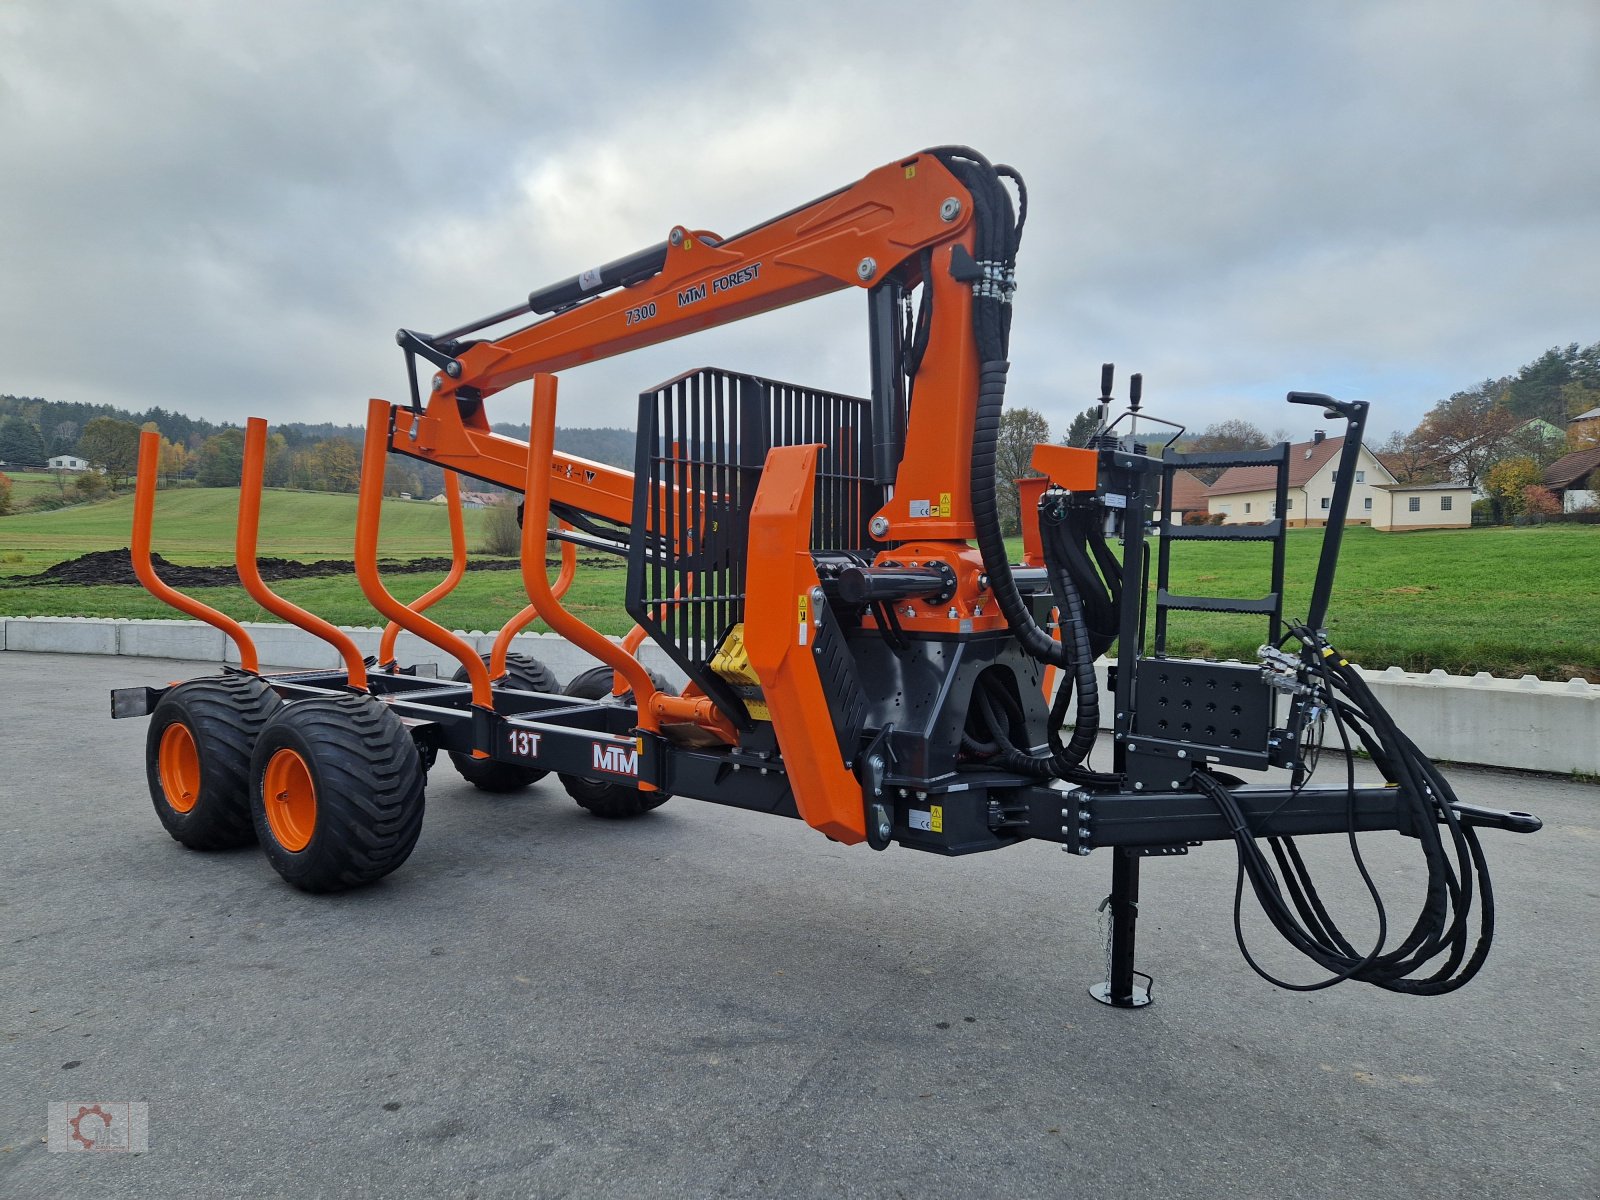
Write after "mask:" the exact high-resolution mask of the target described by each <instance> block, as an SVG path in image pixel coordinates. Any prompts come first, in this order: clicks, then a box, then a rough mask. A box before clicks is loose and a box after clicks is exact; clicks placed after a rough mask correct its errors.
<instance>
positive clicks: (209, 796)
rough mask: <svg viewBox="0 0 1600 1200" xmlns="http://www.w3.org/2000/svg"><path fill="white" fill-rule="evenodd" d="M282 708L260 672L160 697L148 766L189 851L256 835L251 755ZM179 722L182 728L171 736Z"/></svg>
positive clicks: (163, 810)
mask: <svg viewBox="0 0 1600 1200" xmlns="http://www.w3.org/2000/svg"><path fill="white" fill-rule="evenodd" d="M282 706H283V701H282V700H280V699H279V698H278V693H277V692H275V691H273V690H272V689H271V688H270V687H268V686H267V685H266V684H264V683H262V682H261V680H259V679H257V678H256V677H255V676H254V675H219V676H217V677H215V678H211V679H191V680H189V682H187V683H180V684H179V685H178V686H177V687H175V688H173V689H172V690H171V691H170V692H168V693H167V694H166V695H165V696H163V697H161V701H160V703H158V704H157V705H156V708H155V711H154V712H153V713H151V714H150V729H149V732H148V734H147V735H146V737H145V747H144V768H145V778H146V780H147V781H148V783H149V785H150V799H151V800H152V801H153V802H154V804H155V807H156V816H157V817H159V818H160V819H161V824H162V825H163V826H164V827H165V828H166V831H167V832H168V833H170V834H171V835H172V836H173V837H174V838H176V839H177V840H178V841H179V842H182V843H183V844H184V845H185V846H187V847H188V848H189V849H191V850H231V849H233V848H235V847H237V846H248V845H250V843H251V842H253V841H255V840H256V833H255V826H254V824H253V823H252V822H251V819H250V754H251V752H252V751H253V750H254V749H255V743H256V738H257V736H258V735H259V734H260V733H261V730H262V728H263V727H264V726H265V725H266V724H267V722H268V720H269V719H270V718H271V717H272V714H273V713H274V712H276V711H277V710H278V709H279V708H281V707H282ZM174 726H177V727H179V729H178V730H177V731H175V732H173V733H172V734H171V735H170V737H169V733H168V731H169V730H173V727H174ZM184 733H187V735H188V747H187V749H185V748H184V747H183V741H184V739H183V734H184ZM163 746H165V747H166V750H167V752H168V753H167V755H166V758H165V760H163V754H162V749H163ZM184 758H187V763H185V762H184V761H182V760H183V759H184ZM164 776H165V777H164ZM169 789H170V794H169ZM183 804H187V805H188V807H187V808H180V807H179V805H183Z"/></svg>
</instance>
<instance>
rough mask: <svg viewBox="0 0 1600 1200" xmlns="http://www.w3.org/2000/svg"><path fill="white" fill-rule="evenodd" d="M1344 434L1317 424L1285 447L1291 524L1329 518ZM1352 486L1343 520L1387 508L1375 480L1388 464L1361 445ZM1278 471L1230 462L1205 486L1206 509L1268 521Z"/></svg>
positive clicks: (1386, 480) (1366, 517) (1384, 480)
mask: <svg viewBox="0 0 1600 1200" xmlns="http://www.w3.org/2000/svg"><path fill="white" fill-rule="evenodd" d="M1343 449H1344V438H1342V437H1335V438H1331V437H1328V436H1326V435H1325V434H1324V433H1323V432H1322V430H1320V429H1319V430H1317V432H1316V433H1314V434H1313V435H1312V437H1311V440H1310V441H1309V442H1296V443H1295V444H1294V445H1292V446H1291V447H1289V496H1288V501H1289V503H1288V508H1287V510H1286V511H1285V512H1284V513H1283V514H1282V516H1283V518H1284V520H1285V521H1286V522H1287V523H1288V524H1290V525H1322V524H1325V523H1326V522H1327V520H1328V511H1329V506H1330V504H1331V503H1332V500H1333V485H1334V484H1335V482H1337V479H1338V470H1339V455H1340V452H1341V451H1343ZM1355 476H1356V477H1355V484H1354V490H1353V491H1352V492H1351V494H1350V511H1349V513H1348V514H1347V515H1346V517H1345V521H1346V523H1348V524H1351V525H1362V524H1367V523H1369V522H1371V521H1372V519H1373V516H1374V513H1375V511H1382V512H1387V511H1388V509H1387V504H1386V502H1385V503H1384V504H1383V507H1382V508H1379V504H1380V499H1379V498H1380V497H1383V496H1384V493H1382V492H1380V491H1379V490H1378V485H1380V484H1392V483H1394V482H1395V478H1394V476H1393V475H1391V474H1390V473H1389V468H1388V467H1386V466H1384V465H1383V464H1382V463H1381V462H1379V461H1378V456H1377V455H1375V454H1374V453H1373V452H1372V451H1371V450H1370V449H1368V448H1367V447H1366V446H1362V447H1361V451H1360V454H1359V455H1358V457H1357V458H1356V465H1355ZM1277 478H1278V471H1277V468H1276V467H1273V466H1258V467H1229V468H1228V469H1227V470H1226V471H1224V472H1223V473H1222V474H1221V475H1220V476H1219V477H1218V478H1217V481H1216V482H1215V483H1213V484H1212V485H1211V486H1210V487H1209V488H1208V489H1207V490H1206V504H1207V510H1208V511H1209V512H1211V513H1221V514H1223V517H1224V518H1225V519H1224V520H1223V522H1222V523H1223V524H1224V525H1248V524H1255V523H1257V522H1261V521H1271V520H1273V519H1275V518H1276V517H1277V516H1278V515H1279V513H1278V512H1277V498H1278V497H1277V491H1276V487H1277ZM1465 507H1466V518H1467V521H1466V523H1469V524H1470V523H1471V520H1472V505H1471V504H1470V503H1468V504H1467V505H1466V506H1465Z"/></svg>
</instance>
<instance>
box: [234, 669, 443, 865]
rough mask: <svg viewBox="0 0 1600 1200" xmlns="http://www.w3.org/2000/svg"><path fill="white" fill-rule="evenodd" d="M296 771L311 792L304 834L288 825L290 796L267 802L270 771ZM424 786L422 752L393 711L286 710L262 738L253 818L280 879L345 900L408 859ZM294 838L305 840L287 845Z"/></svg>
mask: <svg viewBox="0 0 1600 1200" xmlns="http://www.w3.org/2000/svg"><path fill="white" fill-rule="evenodd" d="M291 752H292V753H291ZM280 756H281V757H280ZM297 763H298V767H297ZM297 770H299V771H303V776H302V778H303V781H304V783H305V784H306V785H307V786H308V787H309V789H310V793H311V812H310V819H309V820H305V819H301V820H299V821H298V830H296V829H295V828H294V827H293V826H292V825H291V824H286V820H287V818H286V817H285V815H284V807H283V805H284V802H285V800H286V799H287V797H288V789H285V790H284V791H281V792H280V791H276V789H274V795H273V796H272V797H269V796H268V787H269V785H268V782H267V779H268V774H269V771H270V772H273V773H274V775H275V778H276V780H278V781H282V780H283V779H284V775H283V774H281V773H283V772H287V773H288V774H289V776H291V777H292V776H293V775H294V773H295V772H296V771H297ZM425 781H426V776H425V775H424V773H423V770H422V756H421V755H420V754H419V753H418V751H417V746H416V743H415V742H413V741H412V740H411V734H410V733H409V732H408V731H407V730H406V727H405V725H403V724H402V723H401V721H400V718H399V717H397V716H395V714H394V713H393V712H392V711H391V710H390V709H389V708H387V707H386V706H384V705H383V704H380V703H379V702H378V701H376V700H374V699H373V698H372V697H370V696H354V695H350V696H313V697H311V698H309V699H306V700H297V701H295V702H294V703H293V704H286V705H284V706H283V707H282V708H281V709H279V710H278V712H277V715H276V716H274V717H273V718H272V720H271V721H269V722H268V723H267V727H266V728H265V729H263V730H262V731H261V736H260V737H259V738H257V739H256V751H255V755H254V757H253V758H252V759H251V760H250V812H251V816H252V817H253V818H254V819H255V828H256V836H257V837H258V838H259V839H260V841H261V848H262V849H263V850H265V851H266V854H267V860H268V861H269V862H270V863H272V866H273V869H274V870H276V871H277V872H278V874H279V875H282V876H283V877H284V879H286V880H287V881H288V882H290V883H292V884H293V885H294V886H295V887H297V888H299V889H301V890H302V891H306V892H340V891H344V890H345V889H347V888H353V887H361V886H362V885H363V884H368V883H371V882H373V881H374V880H376V879H381V878H382V877H383V876H385V875H387V874H388V873H389V872H390V871H393V870H394V869H395V868H396V867H398V866H399V865H400V864H401V863H403V862H405V861H406V859H407V858H408V857H409V856H410V854H411V850H412V848H413V847H414V846H415V845H416V844H417V836H418V835H419V834H420V833H421V832H422V813H423V787H424V783H425ZM269 803H270V804H272V805H273V806H274V809H273V813H272V814H271V815H269V813H268V811H267V809H268V805H269ZM295 832H299V833H300V834H302V835H303V836H302V837H300V838H295V837H290V836H288V835H289V834H291V833H295ZM280 833H281V834H283V836H280ZM297 841H298V842H299V843H300V844H298V845H296V844H295V843H296V842H297ZM286 842H287V843H288V844H286Z"/></svg>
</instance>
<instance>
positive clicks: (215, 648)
mask: <svg viewBox="0 0 1600 1200" xmlns="http://www.w3.org/2000/svg"><path fill="white" fill-rule="evenodd" d="M230 644H231V643H230V642H229V639H228V635H227V634H225V633H223V632H222V630H220V629H218V628H216V627H215V626H213V625H207V624H205V623H204V622H201V621H119V622H118V623H117V653H118V654H125V655H127V656H129V657H130V658H197V659H200V660H201V661H203V662H221V661H222V656H223V653H224V650H225V647H226V646H228V645H230Z"/></svg>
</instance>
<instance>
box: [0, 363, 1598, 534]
mask: <svg viewBox="0 0 1600 1200" xmlns="http://www.w3.org/2000/svg"><path fill="white" fill-rule="evenodd" d="M1595 409H1600V342H1596V343H1594V344H1593V345H1590V346H1579V345H1578V343H1576V342H1574V343H1572V344H1570V345H1568V346H1565V347H1561V346H1556V347H1552V348H1551V349H1549V350H1547V351H1545V352H1544V353H1543V354H1541V355H1540V356H1539V357H1538V358H1536V359H1535V360H1534V361H1532V362H1530V363H1528V364H1526V365H1524V366H1523V367H1522V368H1520V369H1519V370H1518V371H1516V372H1515V373H1514V374H1511V375H1506V376H1503V377H1501V378H1498V379H1486V380H1483V381H1482V382H1481V383H1478V384H1475V385H1474V386H1472V387H1470V388H1467V389H1465V390H1463V391H1459V392H1456V393H1454V394H1453V395H1451V396H1449V397H1448V398H1446V399H1443V400H1440V401H1439V402H1438V403H1437V404H1435V405H1434V406H1433V407H1432V408H1431V409H1429V410H1428V412H1427V414H1426V415H1425V416H1424V417H1423V418H1422V420H1421V421H1420V422H1418V424H1417V426H1416V427H1415V428H1414V429H1411V430H1406V431H1399V432H1396V433H1395V434H1393V435H1392V436H1391V437H1390V438H1389V439H1388V440H1387V441H1385V442H1383V443H1381V444H1379V445H1377V446H1374V447H1373V449H1374V451H1375V452H1376V453H1377V454H1378V456H1379V458H1381V459H1382V461H1383V463H1384V465H1385V466H1387V467H1388V468H1389V470H1390V471H1391V472H1392V473H1393V474H1394V476H1395V478H1396V479H1397V480H1399V481H1400V482H1401V483H1415V484H1424V483H1443V482H1451V483H1458V484H1461V485H1463V486H1466V487H1470V488H1473V489H1474V490H1475V491H1478V492H1482V493H1484V494H1486V495H1487V497H1488V501H1489V504H1490V505H1491V506H1492V507H1493V509H1494V514H1495V516H1496V518H1497V519H1500V518H1503V517H1505V516H1507V515H1516V514H1520V513H1523V512H1536V511H1545V510H1548V508H1549V506H1550V504H1551V501H1552V498H1551V497H1550V496H1549V495H1548V493H1545V494H1543V495H1541V493H1542V492H1543V491H1544V489H1543V487H1542V481H1543V477H1544V469H1545V468H1546V467H1547V466H1549V464H1550V463H1551V462H1553V461H1555V460H1556V459H1557V458H1559V457H1561V456H1562V455H1563V454H1567V453H1570V452H1571V451H1573V450H1581V449H1587V448H1590V447H1594V446H1600V417H1593V418H1590V419H1588V420H1579V421H1574V418H1577V417H1579V416H1581V415H1583V414H1586V413H1588V412H1590V411H1592V410H1595ZM1099 420H1100V410H1099V408H1098V407H1097V406H1094V407H1089V408H1086V409H1084V410H1082V411H1081V412H1078V413H1076V414H1074V416H1073V417H1072V419H1071V420H1070V422H1069V423H1068V426H1067V428H1066V430H1065V431H1064V432H1063V433H1062V436H1061V437H1060V439H1059V441H1060V442H1061V443H1063V444H1066V445H1072V446H1083V445H1087V444H1088V441H1089V439H1090V438H1091V437H1092V436H1093V434H1094V432H1095V431H1096V429H1097V428H1098V427H1099ZM142 429H148V430H154V431H155V432H156V433H158V434H160V436H161V455H160V464H161V481H162V483H164V484H165V485H167V486H171V485H173V484H178V483H185V482H190V483H192V484H194V485H198V486H200V487H237V486H238V484H239V476H240V471H241V468H242V465H243V461H244V431H243V430H242V429H240V428H239V427H237V426H234V425H228V424H220V425H219V424H213V423H212V422H210V421H206V420H203V419H200V418H194V417H189V416H187V415H185V414H183V413H179V412H174V411H169V410H167V409H163V408H159V407H158V408H151V409H147V410H146V411H144V412H130V411H127V410H123V409H116V408H113V407H111V406H108V405H90V404H63V403H58V402H52V401H47V400H44V399H41V398H39V397H31V396H9V395H0V464H9V465H10V466H12V467H23V468H27V467H42V466H44V465H45V463H46V462H47V461H48V460H49V459H50V458H52V457H54V456H56V455H59V454H75V455H77V456H78V457H80V458H83V459H86V460H87V461H88V462H90V463H91V464H93V465H94V466H95V467H97V468H99V469H100V470H101V471H103V474H99V475H80V476H77V477H76V478H74V479H72V481H71V482H70V483H69V482H68V479H67V477H62V478H61V479H60V480H59V481H58V482H59V483H60V485H61V494H62V498H63V500H65V499H67V498H72V499H77V498H93V497H94V496H95V495H98V494H100V493H101V492H104V491H107V490H109V491H112V492H115V491H116V490H118V489H120V488H122V487H124V486H125V485H126V484H127V482H128V481H129V480H130V479H131V478H132V476H133V474H134V471H135V469H136V467H137V463H138V441H139V433H140V431H141V430H142ZM494 429H495V432H497V433H501V434H504V435H506V436H508V437H516V438H522V439H526V438H527V436H528V427H527V426H526V425H517V424H511V423H501V424H497V425H495V426H494ZM1286 437H1287V434H1286V433H1285V432H1284V431H1283V430H1273V431H1271V432H1268V431H1265V430H1262V429H1261V428H1259V427H1258V426H1256V425H1254V424H1252V423H1251V422H1249V421H1245V420H1241V419H1237V418H1235V419H1232V420H1227V421H1220V422H1216V423H1214V424H1212V425H1209V426H1207V427H1206V428H1205V429H1203V430H1201V431H1200V432H1199V433H1196V434H1190V435H1187V436H1185V437H1184V438H1183V439H1182V440H1181V441H1180V442H1179V443H1178V444H1177V448H1178V449H1181V450H1188V451H1224V450H1257V449H1265V448H1267V447H1269V446H1271V445H1273V444H1275V443H1276V442H1279V441H1282V440H1285V439H1286ZM1051 440H1052V430H1051V428H1050V422H1049V420H1048V419H1047V418H1046V417H1045V416H1044V414H1042V413H1040V412H1039V411H1037V410H1036V409H1032V408H1027V407H1012V408H1008V409H1007V410H1006V411H1005V413H1004V414H1003V415H1002V416H1001V420H1000V433H999V442H998V444H997V446H996V461H995V477H996V479H997V480H999V481H1000V482H1001V486H1000V487H999V488H998V493H997V499H998V502H999V508H1000V517H1001V526H1002V528H1003V529H1004V530H1005V532H1006V533H1008V534H1015V533H1016V532H1017V531H1018V529H1019V528H1020V522H1019V512H1018V500H1017V491H1016V488H1015V486H1013V485H1012V484H1011V482H1010V481H1012V480H1015V479H1020V478H1024V477H1026V476H1029V475H1033V474H1035V473H1036V472H1034V470H1033V467H1032V461H1031V460H1032V456H1033V446H1034V444H1035V443H1037V442H1049V441H1051ZM362 442H363V431H362V429H361V428H360V427H359V426H356V425H335V424H332V423H328V422H323V423H316V424H308V423H304V422H293V423H288V424H285V425H281V426H277V427H275V428H274V429H273V431H272V433H271V434H270V435H269V438H268V444H267V457H266V463H265V471H264V473H265V481H266V485H267V486H268V487H289V488H299V489H303V490H308V491H330V492H353V491H355V490H356V488H357V486H358V484H359V482H360V475H361V447H362ZM556 447H557V448H558V449H560V450H562V451H564V452H566V453H568V454H574V455H578V456H580V457H583V458H588V459H593V460H594V461H596V462H602V463H606V464H608V465H611V466H617V467H622V468H624V469H631V468H632V467H633V463H634V450H635V434H634V431H632V430H630V429H615V428H578V429H558V430H557V431H556ZM1197 474H1200V475H1201V476H1202V478H1203V479H1204V480H1205V482H1207V483H1211V482H1213V481H1214V479H1213V478H1206V473H1205V472H1197ZM1212 474H1213V475H1214V473H1212ZM69 488H70V489H71V490H72V492H75V493H77V495H73V496H70V497H69V495H68V489H69ZM443 488H444V472H443V471H442V470H441V469H440V468H439V467H438V466H436V465H434V464H432V463H425V462H420V461H418V460H415V459H408V458H404V457H402V456H398V455H395V456H391V458H390V460H389V462H388V463H387V465H386V467H385V471H384V490H385V492H386V493H388V494H390V495H399V494H401V493H405V494H408V495H411V496H415V497H418V498H424V497H431V496H434V495H437V494H438V493H439V492H440V491H442V490H443ZM477 489H481V490H486V491H498V490H501V489H498V488H495V487H494V486H493V485H489V484H478V485H477Z"/></svg>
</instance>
